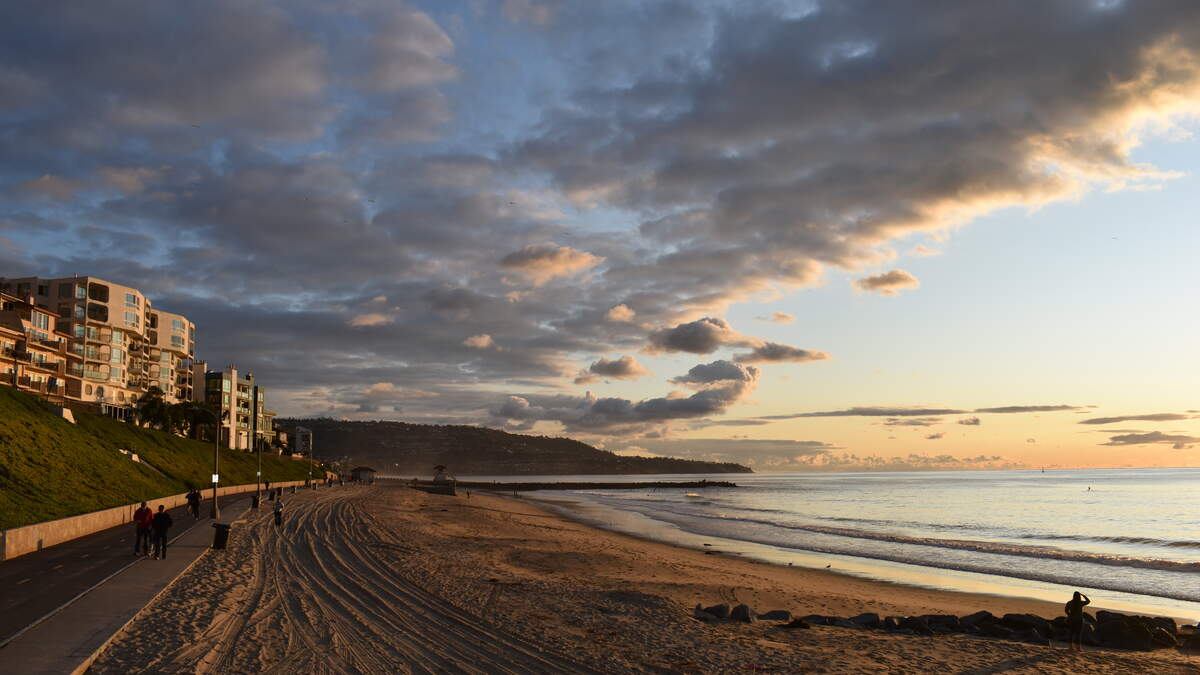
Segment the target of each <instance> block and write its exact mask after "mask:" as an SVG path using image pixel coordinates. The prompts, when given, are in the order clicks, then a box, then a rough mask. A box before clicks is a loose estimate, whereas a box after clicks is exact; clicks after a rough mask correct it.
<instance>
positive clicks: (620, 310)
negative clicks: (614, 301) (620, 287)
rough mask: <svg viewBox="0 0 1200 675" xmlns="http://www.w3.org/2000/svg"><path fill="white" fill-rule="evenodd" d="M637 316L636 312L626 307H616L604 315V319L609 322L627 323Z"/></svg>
mask: <svg viewBox="0 0 1200 675" xmlns="http://www.w3.org/2000/svg"><path fill="white" fill-rule="evenodd" d="M636 316H637V312H635V311H633V310H632V309H630V308H629V307H628V306H627V305H617V306H615V307H613V308H612V309H610V310H608V312H607V313H605V315H604V318H606V319H608V320H609V321H616V322H619V323H629V322H631V321H633V319H634V317H636Z"/></svg>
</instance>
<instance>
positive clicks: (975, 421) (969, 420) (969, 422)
mask: <svg viewBox="0 0 1200 675" xmlns="http://www.w3.org/2000/svg"><path fill="white" fill-rule="evenodd" d="M957 424H962V425H963V426H968V427H977V426H979V425H980V424H983V422H980V421H979V418H978V417H966V418H963V419H961V420H958V422H957Z"/></svg>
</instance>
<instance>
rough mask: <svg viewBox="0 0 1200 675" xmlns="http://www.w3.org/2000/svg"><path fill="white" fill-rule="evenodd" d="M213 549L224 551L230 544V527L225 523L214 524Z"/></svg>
mask: <svg viewBox="0 0 1200 675" xmlns="http://www.w3.org/2000/svg"><path fill="white" fill-rule="evenodd" d="M213 529H214V530H216V531H215V532H213V545H212V547H213V548H216V549H224V548H225V545H226V544H228V543H229V526H228V525H226V524H225V523H213Z"/></svg>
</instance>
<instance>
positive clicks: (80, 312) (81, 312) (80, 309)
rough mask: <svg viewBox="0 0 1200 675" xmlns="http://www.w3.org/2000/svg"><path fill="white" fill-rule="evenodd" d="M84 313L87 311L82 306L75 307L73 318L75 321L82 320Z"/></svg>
mask: <svg viewBox="0 0 1200 675" xmlns="http://www.w3.org/2000/svg"><path fill="white" fill-rule="evenodd" d="M86 311H87V310H86V309H85V308H84V306H83V305H75V318H76V319H82V318H84V313H85V312H86Z"/></svg>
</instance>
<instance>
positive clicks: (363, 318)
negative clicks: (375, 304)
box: [350, 313, 396, 327]
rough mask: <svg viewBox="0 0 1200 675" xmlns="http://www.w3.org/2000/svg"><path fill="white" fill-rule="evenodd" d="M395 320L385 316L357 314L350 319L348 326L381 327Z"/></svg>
mask: <svg viewBox="0 0 1200 675" xmlns="http://www.w3.org/2000/svg"><path fill="white" fill-rule="evenodd" d="M395 320H396V319H395V317H391V316H388V315H387V314H378V313H371V314H359V315H358V316H356V317H354V318H352V319H350V325H351V326H357V327H363V326H383V325H386V324H389V323H392V322H393V321H395Z"/></svg>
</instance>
